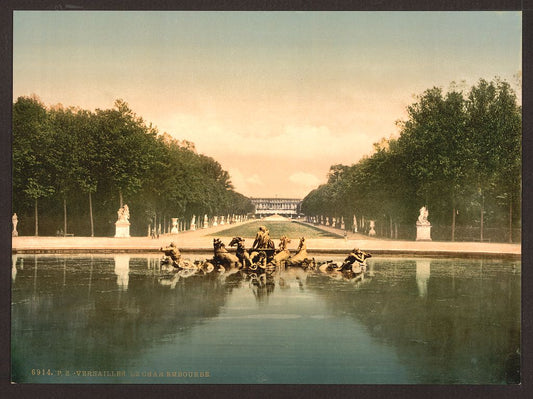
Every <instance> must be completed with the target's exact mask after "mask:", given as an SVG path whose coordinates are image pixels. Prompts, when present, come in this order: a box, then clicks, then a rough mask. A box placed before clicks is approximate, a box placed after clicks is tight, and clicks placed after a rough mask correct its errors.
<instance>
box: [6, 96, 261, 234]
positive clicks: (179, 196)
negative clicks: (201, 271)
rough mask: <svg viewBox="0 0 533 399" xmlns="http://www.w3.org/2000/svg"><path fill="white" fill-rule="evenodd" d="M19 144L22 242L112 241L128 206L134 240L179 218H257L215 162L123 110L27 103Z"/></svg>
mask: <svg viewBox="0 0 533 399" xmlns="http://www.w3.org/2000/svg"><path fill="white" fill-rule="evenodd" d="M12 137H13V140H12V151H13V167H12V173H13V212H16V213H17V215H18V220H19V224H18V227H17V230H19V232H21V234H24V235H29V234H32V233H33V234H34V235H39V234H40V233H41V234H42V235H51V234H55V233H56V232H57V231H58V230H63V232H64V233H66V232H67V231H68V232H70V233H74V234H76V235H87V236H89V235H90V236H95V235H96V236H109V235H113V234H114V229H115V226H114V223H115V221H116V220H117V210H118V208H119V207H121V206H122V205H123V204H128V207H129V209H130V211H131V217H130V221H131V234H132V235H146V234H147V227H148V226H149V225H153V226H156V225H158V224H162V223H165V224H166V223H167V222H168V221H169V220H170V218H171V217H178V218H181V219H182V220H190V219H191V217H192V216H193V215H202V216H203V215H204V214H208V215H209V216H216V215H227V214H230V215H231V214H246V213H248V212H252V211H253V209H254V207H253V204H252V203H251V201H250V200H249V199H248V198H247V197H245V196H244V195H242V194H240V193H237V192H236V191H234V189H233V186H232V184H231V180H230V176H229V174H228V172H227V171H225V170H223V169H222V167H221V165H220V164H219V163H218V162H217V161H215V160H214V159H213V158H210V157H208V156H205V155H202V154H198V153H197V152H196V150H195V147H194V144H193V143H191V142H188V141H180V140H176V139H173V138H172V137H171V136H170V135H168V134H166V133H164V134H159V133H158V130H157V128H156V127H154V126H152V124H150V123H146V122H145V121H144V120H143V119H142V118H141V117H139V116H137V115H136V114H135V113H134V112H133V111H132V110H131V109H130V108H129V106H128V104H127V103H126V102H124V101H123V100H117V101H115V104H114V107H113V108H111V109H96V110H95V111H88V110H84V109H81V108H77V107H63V106H61V105H57V106H52V107H46V106H45V105H44V104H43V103H42V102H41V101H40V100H39V98H37V97H36V96H35V95H33V96H23V97H19V98H18V99H17V100H16V102H15V103H14V104H13V136H12Z"/></svg>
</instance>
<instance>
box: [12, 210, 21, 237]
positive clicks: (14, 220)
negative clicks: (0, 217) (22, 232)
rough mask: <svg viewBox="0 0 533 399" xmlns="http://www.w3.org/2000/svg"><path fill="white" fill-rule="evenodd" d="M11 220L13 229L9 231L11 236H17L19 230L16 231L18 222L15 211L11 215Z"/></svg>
mask: <svg viewBox="0 0 533 399" xmlns="http://www.w3.org/2000/svg"><path fill="white" fill-rule="evenodd" d="M11 221H12V222H13V231H12V232H11V236H12V237H18V235H19V232H18V231H17V224H18V222H19V219H18V217H17V214H16V213H14V214H13V217H12V218H11Z"/></svg>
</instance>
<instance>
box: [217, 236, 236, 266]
mask: <svg viewBox="0 0 533 399" xmlns="http://www.w3.org/2000/svg"><path fill="white" fill-rule="evenodd" d="M213 250H214V253H215V255H214V257H213V259H214V261H215V263H218V264H221V265H222V266H224V267H237V266H238V265H239V258H237V256H235V255H233V254H231V253H229V252H228V250H227V249H226V246H225V245H224V243H223V242H222V241H220V239H218V238H214V239H213Z"/></svg>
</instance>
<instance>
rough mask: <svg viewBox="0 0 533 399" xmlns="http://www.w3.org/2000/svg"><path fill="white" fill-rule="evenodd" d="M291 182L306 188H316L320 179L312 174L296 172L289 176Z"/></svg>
mask: <svg viewBox="0 0 533 399" xmlns="http://www.w3.org/2000/svg"><path fill="white" fill-rule="evenodd" d="M289 181H290V182H292V183H295V184H299V185H301V186H304V187H316V186H317V185H319V184H320V179H319V178H318V177H316V176H315V175H313V174H311V173H306V172H296V173H293V174H292V175H290V176H289Z"/></svg>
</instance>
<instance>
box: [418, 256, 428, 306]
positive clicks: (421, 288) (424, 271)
mask: <svg viewBox="0 0 533 399" xmlns="http://www.w3.org/2000/svg"><path fill="white" fill-rule="evenodd" d="M415 262H416V284H417V286H418V295H419V296H421V297H423V298H425V297H426V296H427V293H428V280H429V275H430V272H431V262H430V261H429V260H427V259H426V260H418V259H417V260H416V261H415Z"/></svg>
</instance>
